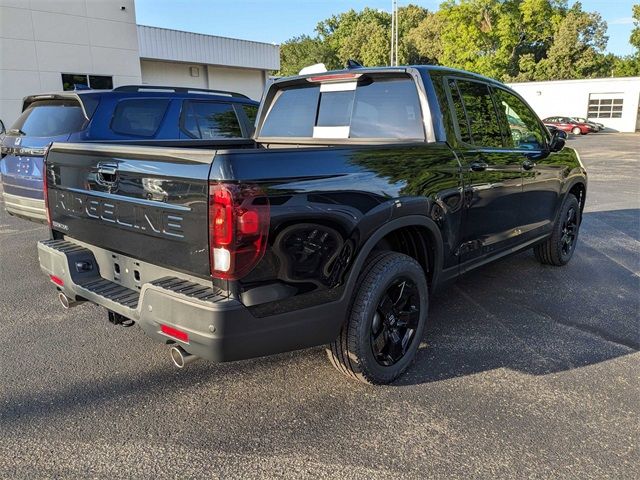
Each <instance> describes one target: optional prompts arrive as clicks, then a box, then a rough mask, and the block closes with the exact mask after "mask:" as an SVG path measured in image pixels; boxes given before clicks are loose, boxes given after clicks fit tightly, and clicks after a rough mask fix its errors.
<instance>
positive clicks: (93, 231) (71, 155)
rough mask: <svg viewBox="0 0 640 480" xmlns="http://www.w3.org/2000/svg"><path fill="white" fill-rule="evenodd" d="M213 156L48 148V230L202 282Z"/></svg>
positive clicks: (202, 152) (206, 268)
mask: <svg viewBox="0 0 640 480" xmlns="http://www.w3.org/2000/svg"><path fill="white" fill-rule="evenodd" d="M215 152H216V151H215V150H199V149H186V148H176V149H169V148H166V147H165V148H157V147H140V146H126V145H104V144H70V143H60V144H58V143H54V144H53V145H52V146H51V148H50V149H49V152H48V154H47V158H46V182H47V187H48V206H49V211H50V216H51V221H52V229H53V230H54V231H55V232H59V233H60V234H63V235H65V236H67V237H70V238H72V239H77V240H80V241H83V242H86V243H88V244H91V245H95V246H98V247H101V248H104V249H107V250H110V251H113V252H116V253H120V254H123V255H127V256H130V257H133V258H136V259H139V260H142V261H145V262H150V263H153V264H155V265H160V266H164V267H168V268H173V269H175V270H180V271H184V272H185V273H189V274H192V275H196V276H199V277H202V278H207V277H208V276H209V253H208V252H209V250H208V247H207V245H208V227H207V195H208V187H207V182H208V176H209V170H210V168H211V162H212V161H213V158H214V156H215Z"/></svg>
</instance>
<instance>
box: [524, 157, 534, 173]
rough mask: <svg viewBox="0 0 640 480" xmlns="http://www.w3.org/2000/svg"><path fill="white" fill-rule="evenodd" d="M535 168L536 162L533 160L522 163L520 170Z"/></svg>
mask: <svg viewBox="0 0 640 480" xmlns="http://www.w3.org/2000/svg"><path fill="white" fill-rule="evenodd" d="M535 166H536V162H534V161H533V160H529V159H527V160H525V161H524V162H522V168H524V169H525V170H531V169H533V167H535Z"/></svg>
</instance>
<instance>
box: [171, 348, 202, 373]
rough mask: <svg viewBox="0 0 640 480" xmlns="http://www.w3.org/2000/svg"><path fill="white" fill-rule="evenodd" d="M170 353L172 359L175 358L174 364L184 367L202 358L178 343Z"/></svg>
mask: <svg viewBox="0 0 640 480" xmlns="http://www.w3.org/2000/svg"><path fill="white" fill-rule="evenodd" d="M169 353H170V354H171V360H173V364H174V365H175V366H176V367H178V368H184V367H186V366H187V365H189V364H190V363H193V362H195V361H196V360H200V357H196V356H195V355H191V354H190V353H189V352H187V351H186V350H185V349H184V348H182V347H180V346H177V345H174V346H173V347H171V349H170V350H169Z"/></svg>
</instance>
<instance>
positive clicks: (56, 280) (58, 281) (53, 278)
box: [49, 275, 64, 287]
mask: <svg viewBox="0 0 640 480" xmlns="http://www.w3.org/2000/svg"><path fill="white" fill-rule="evenodd" d="M49 278H50V279H51V281H52V282H53V283H55V284H56V285H58V286H59V287H64V280H62V279H61V278H60V277H56V276H55V275H49Z"/></svg>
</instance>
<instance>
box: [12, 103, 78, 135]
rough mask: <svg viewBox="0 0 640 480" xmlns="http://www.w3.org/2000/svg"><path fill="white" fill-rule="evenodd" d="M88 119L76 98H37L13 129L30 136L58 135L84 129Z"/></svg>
mask: <svg viewBox="0 0 640 480" xmlns="http://www.w3.org/2000/svg"><path fill="white" fill-rule="evenodd" d="M86 121H87V119H86V118H85V116H84V113H83V111H82V107H81V106H80V104H79V103H78V102H77V101H75V100H37V101H35V102H33V103H31V104H30V105H29V106H28V107H27V108H26V109H25V110H24V112H22V114H21V115H20V116H19V117H18V119H17V120H16V121H15V123H14V124H13V126H12V127H11V129H12V130H19V131H21V132H23V133H24V135H27V136H30V137H56V136H59V135H65V134H69V133H72V132H77V131H80V130H82V128H83V126H84V124H85V122H86Z"/></svg>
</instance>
